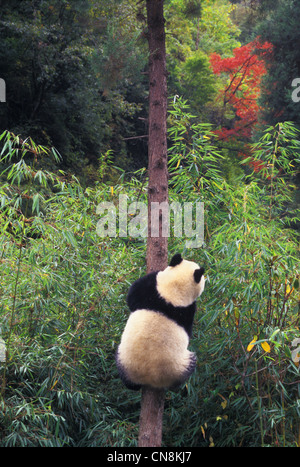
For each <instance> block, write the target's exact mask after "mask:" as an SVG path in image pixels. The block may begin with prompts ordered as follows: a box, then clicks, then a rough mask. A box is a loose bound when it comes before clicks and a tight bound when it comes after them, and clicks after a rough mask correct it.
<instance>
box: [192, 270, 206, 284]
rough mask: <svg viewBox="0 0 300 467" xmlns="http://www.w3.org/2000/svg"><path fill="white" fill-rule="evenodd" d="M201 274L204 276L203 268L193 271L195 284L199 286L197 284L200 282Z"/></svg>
mask: <svg viewBox="0 0 300 467" xmlns="http://www.w3.org/2000/svg"><path fill="white" fill-rule="evenodd" d="M203 274H204V268H199V269H195V271H194V279H195V282H197V284H199V282H200V280H201V277H202V276H203Z"/></svg>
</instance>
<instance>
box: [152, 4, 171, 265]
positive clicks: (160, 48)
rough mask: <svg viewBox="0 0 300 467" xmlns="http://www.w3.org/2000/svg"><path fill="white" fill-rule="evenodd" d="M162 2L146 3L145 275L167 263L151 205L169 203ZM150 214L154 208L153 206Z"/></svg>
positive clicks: (165, 242) (164, 246) (160, 228)
mask: <svg viewBox="0 0 300 467" xmlns="http://www.w3.org/2000/svg"><path fill="white" fill-rule="evenodd" d="M163 3H164V2H163V0H147V23H148V41H149V53H150V56H149V140H148V173H149V187H148V245H147V272H151V271H158V270H160V269H164V268H165V267H166V266H167V263H168V251H167V248H168V238H167V237H163V236H162V225H161V224H162V223H161V219H160V225H159V237H152V236H151V229H152V223H151V203H155V202H156V203H161V202H164V201H168V167H167V73H166V50H165V24H164V14H163ZM152 212H153V205H152Z"/></svg>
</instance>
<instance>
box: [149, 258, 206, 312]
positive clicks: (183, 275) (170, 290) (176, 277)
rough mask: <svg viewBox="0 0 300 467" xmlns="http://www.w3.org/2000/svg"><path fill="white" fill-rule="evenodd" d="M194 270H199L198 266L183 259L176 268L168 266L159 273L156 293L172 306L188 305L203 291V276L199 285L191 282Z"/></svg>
mask: <svg viewBox="0 0 300 467" xmlns="http://www.w3.org/2000/svg"><path fill="white" fill-rule="evenodd" d="M196 269H199V266H198V264H196V263H194V262H193V261H188V260H186V259H183V260H182V262H181V263H180V264H179V265H177V267H172V266H168V267H167V268H166V269H165V270H164V271H160V272H159V273H158V274H157V279H156V280H157V290H158V293H159V294H160V295H161V296H162V297H163V298H164V299H165V300H166V301H167V302H169V303H171V304H172V305H173V306H188V305H190V304H191V303H193V302H194V301H195V300H196V298H197V297H199V296H200V295H201V294H202V292H203V290H204V284H205V279H204V276H203V275H202V277H201V280H200V282H199V284H197V283H196V282H194V281H192V277H193V273H194V271H195V270H196Z"/></svg>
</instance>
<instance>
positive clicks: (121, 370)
mask: <svg viewBox="0 0 300 467" xmlns="http://www.w3.org/2000/svg"><path fill="white" fill-rule="evenodd" d="M116 364H117V368H118V372H119V376H120V378H121V381H122V382H123V384H124V385H125V386H126V387H127V388H128V389H131V390H132V391H139V390H140V389H141V387H142V386H141V385H140V384H136V383H133V382H132V381H130V379H129V378H128V377H127V374H126V370H125V368H124V367H123V365H122V364H121V362H120V360H119V357H118V351H117V352H116Z"/></svg>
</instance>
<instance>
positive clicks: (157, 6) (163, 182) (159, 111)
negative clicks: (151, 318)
mask: <svg viewBox="0 0 300 467" xmlns="http://www.w3.org/2000/svg"><path fill="white" fill-rule="evenodd" d="M146 3H147V24H148V42H149V137H148V161H149V162H148V174H149V186H148V240H147V272H148V273H149V272H151V271H159V270H162V269H165V267H166V266H167V264H168V237H167V236H163V233H164V232H163V230H162V215H161V214H160V215H159V216H158V217H157V219H158V222H159V225H158V226H154V225H153V224H154V223H155V220H154V219H153V218H152V216H151V213H153V212H154V206H155V207H157V204H156V205H155V204H153V203H162V202H168V166H167V73H166V51H165V24H164V23H165V20H164V13H163V3H164V1H163V0H146ZM154 227H158V229H157V232H156V233H155V235H158V236H153V231H154V230H155V229H154ZM151 234H152V235H151ZM164 397H165V391H164V390H163V389H153V388H150V387H144V388H143V390H142V401H141V413H140V425H139V446H141V447H146V446H152V447H159V446H161V441H162V422H163V411H164Z"/></svg>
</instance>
